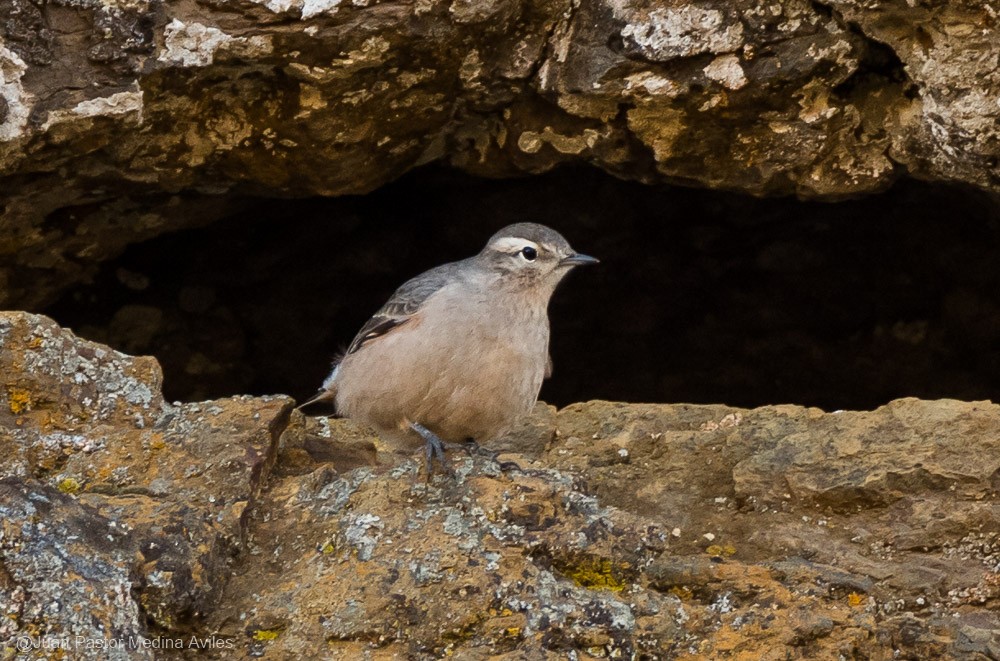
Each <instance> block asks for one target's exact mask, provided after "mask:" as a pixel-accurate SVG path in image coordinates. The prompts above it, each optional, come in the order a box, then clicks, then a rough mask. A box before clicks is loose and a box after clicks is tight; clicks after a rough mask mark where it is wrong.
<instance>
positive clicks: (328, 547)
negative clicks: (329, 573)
mask: <svg viewBox="0 0 1000 661" xmlns="http://www.w3.org/2000/svg"><path fill="white" fill-rule="evenodd" d="M335 550H336V549H335V548H334V546H333V544H331V543H330V542H327V543H326V544H324V545H323V549H322V551H323V553H324V554H326V555H330V554H331V553H333V552H334V551H335Z"/></svg>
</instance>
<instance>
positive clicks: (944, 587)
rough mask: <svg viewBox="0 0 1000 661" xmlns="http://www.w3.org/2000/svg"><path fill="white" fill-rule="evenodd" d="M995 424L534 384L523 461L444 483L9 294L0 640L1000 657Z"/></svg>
mask: <svg viewBox="0 0 1000 661" xmlns="http://www.w3.org/2000/svg"><path fill="white" fill-rule="evenodd" d="M998 444H1000V407H998V406H997V405H994V404H992V403H988V402H957V401H947V400H943V401H933V402H931V401H920V400H913V399H907V400H899V401H896V402H892V403H890V404H888V405H886V406H884V407H882V408H880V409H878V410H875V411H869V412H835V413H825V412H822V411H819V410H816V409H806V408H802V407H796V406H773V407H762V408H759V409H754V410H741V409H734V408H730V407H726V406H691V405H665V404H664V405H639V404H617V403H609V402H588V403H584V404H576V405H572V406H569V407H566V408H564V409H562V410H559V411H556V410H554V409H552V408H550V407H546V406H544V405H540V406H539V407H538V408H537V409H536V412H535V414H533V416H532V417H531V419H529V420H527V421H525V423H524V424H523V425H521V426H520V427H518V428H517V429H516V430H514V431H513V432H512V433H511V435H510V436H509V437H508V438H506V439H503V440H502V441H501V443H499V444H498V447H499V449H501V450H502V451H503V452H504V454H503V455H502V459H503V461H504V462H506V463H504V464H503V465H501V464H498V463H496V462H494V461H492V460H489V459H487V458H483V457H481V456H475V457H466V456H461V455H460V454H456V455H453V456H452V458H451V461H452V465H453V467H454V469H455V475H454V476H445V475H436V476H434V477H433V479H431V480H430V481H425V480H424V479H423V477H422V476H420V475H419V474H418V472H419V466H420V462H419V457H417V458H414V459H413V460H404V461H403V462H402V463H401V464H398V465H394V466H385V465H378V464H376V463H375V462H374V461H373V459H374V458H373V456H372V437H371V434H370V432H369V431H367V430H365V429H362V428H359V427H357V426H356V425H354V424H352V423H351V422H350V421H346V420H326V419H311V420H307V419H305V418H303V417H302V416H301V415H300V414H298V413H292V412H291V410H290V402H289V401H288V400H287V399H286V398H280V397H271V398H256V399H253V398H243V397H235V398H231V399H227V400H218V401H214V402H205V403H201V404H185V405H172V404H168V403H165V402H163V401H162V397H161V396H160V394H159V371H158V369H157V366H156V364H155V362H154V361H152V360H151V359H146V358H131V357H129V356H125V355H123V354H119V353H116V352H113V351H111V350H109V349H107V348H105V347H101V346H100V345H95V344H93V343H90V342H86V341H83V340H79V339H77V338H75V337H73V336H72V334H71V333H69V332H68V331H65V330H62V329H59V328H58V327H56V326H55V325H54V324H53V323H52V322H51V321H49V320H47V319H45V318H43V317H36V316H31V315H27V314H23V313H2V314H0V452H2V453H3V454H4V456H5V457H8V458H9V460H8V461H5V462H4V463H3V465H2V474H0V514H2V515H3V522H2V525H0V603H2V604H3V607H4V608H3V610H0V640H2V641H3V643H4V645H5V646H8V647H11V646H13V645H15V644H16V641H17V640H19V639H20V638H22V637H24V636H34V637H36V638H37V637H38V636H49V637H51V639H55V640H61V639H63V638H64V637H66V636H70V637H72V636H75V635H79V636H81V637H84V638H88V637H89V638H97V639H107V640H110V639H112V638H116V639H117V638H121V639H123V640H124V639H132V640H139V641H141V640H146V641H151V642H157V641H159V642H160V643H162V642H163V641H166V640H171V641H176V640H182V641H187V642H186V643H185V645H187V646H189V647H190V646H191V645H193V643H192V642H191V641H192V640H195V641H206V640H211V641H216V642H217V647H215V648H213V649H214V651H213V652H212V653H213V654H214V656H215V657H216V658H227V659H228V658H274V659H285V658H319V657H323V658H352V659H353V658H365V657H369V656H370V657H371V658H383V657H386V658H387V657H392V656H399V657H407V658H416V659H425V658H426V659H431V658H441V657H443V656H447V655H452V656H455V657H457V658H494V657H495V658H510V659H515V658H525V657H530V658H565V657H566V656H567V655H575V656H577V657H578V658H581V659H583V658H633V657H634V658H650V659H671V658H677V659H681V658H720V657H723V656H742V657H746V658H760V659H784V658H787V655H789V654H790V655H792V656H795V657H796V658H816V659H828V658H839V657H844V658H871V659H890V658H913V659H916V658H954V659H981V658H991V657H992V656H996V655H997V653H998V651H1000V638H998V635H1000V621H998V618H997V615H996V605H997V599H998V594H1000V592H998V590H1000V588H998V586H1000V509H998V507H997V477H996V476H997V475H998V474H1000V447H998ZM126 649H127V651H128V652H129V654H131V656H127V655H125V654H124V653H123V654H120V655H119V658H141V657H140V655H141V654H143V653H144V652H143V649H140V648H139V647H135V648H126ZM72 651H73V654H74V657H73V658H83V659H87V658H92V659H99V658H108V654H107V653H106V651H105V650H96V649H95V650H85V649H79V648H75V649H73V650H72ZM116 653H118V652H116ZM185 654H186V652H185V651H184V650H180V649H175V650H170V649H158V650H157V652H156V658H167V659H169V658H186V656H185Z"/></svg>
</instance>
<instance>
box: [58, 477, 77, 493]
mask: <svg viewBox="0 0 1000 661" xmlns="http://www.w3.org/2000/svg"><path fill="white" fill-rule="evenodd" d="M56 488H57V489H59V491H62V492H63V493H68V494H74V493H76V492H78V491H79V490H80V483H79V482H78V481H77V480H76V478H72V477H64V478H63V479H61V480H59V484H57V485H56Z"/></svg>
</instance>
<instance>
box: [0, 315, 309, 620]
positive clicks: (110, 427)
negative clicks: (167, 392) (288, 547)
mask: <svg viewBox="0 0 1000 661" xmlns="http://www.w3.org/2000/svg"><path fill="white" fill-rule="evenodd" d="M0 375H2V376H0V381H2V382H0V454H2V455H3V456H4V461H3V462H2V464H0V479H3V480H5V482H4V484H5V485H6V486H5V487H4V488H5V489H7V490H8V491H10V493H11V494H19V495H18V496H17V498H15V499H14V501H13V503H12V504H11V507H14V508H15V509H17V511H19V512H21V513H22V515H16V514H11V515H10V516H9V517H8V516H7V515H5V519H6V520H7V523H8V525H12V526H14V528H11V535H7V537H6V539H8V540H9V542H8V543H9V544H10V545H11V546H10V547H9V548H8V556H10V557H12V560H11V562H14V563H15V564H16V563H18V562H25V561H26V559H25V558H26V556H23V555H22V554H30V553H32V552H33V551H32V548H34V547H36V546H37V547H41V546H45V545H47V544H48V545H53V544H54V545H56V546H55V548H62V545H63V542H62V541H61V539H70V540H75V537H74V535H79V534H82V533H80V532H79V531H81V530H87V529H89V530H90V531H89V532H87V536H85V537H84V538H83V539H82V540H79V541H74V545H73V548H72V549H71V550H70V551H67V552H63V553H61V554H60V556H59V557H62V558H63V560H65V561H66V562H70V561H73V562H76V563H78V565H79V566H76V567H73V566H69V567H67V568H63V567H62V565H60V564H59V563H56V564H53V565H45V566H48V567H49V568H50V569H51V570H52V571H53V572H56V571H63V572H65V571H75V572H76V573H77V574H81V575H82V576H84V577H85V578H86V577H93V576H105V575H108V574H109V573H110V572H109V570H105V569H102V566H103V565H108V566H111V567H112V568H114V570H115V571H117V572H119V573H121V574H122V576H121V577H117V578H116V579H115V580H116V581H117V582H116V583H115V585H123V586H124V587H118V588H115V590H116V591H115V594H118V593H121V594H120V595H119V598H120V599H123V600H125V601H126V602H127V603H125V604H124V606H128V607H130V608H132V609H133V610H135V609H136V608H139V609H141V612H142V614H143V617H142V618H141V619H140V620H139V621H140V622H143V626H138V625H135V626H134V627H133V630H131V631H130V633H128V634H123V635H124V636H125V637H128V635H131V634H132V633H134V634H135V635H138V634H140V633H143V632H145V631H146V627H145V621H146V620H149V621H152V622H153V623H155V625H156V626H158V627H159V628H161V629H163V630H177V629H178V628H181V627H183V626H185V623H186V622H187V621H189V620H191V619H197V618H198V617H200V616H201V614H202V612H203V611H204V609H205V608H206V606H207V604H209V603H211V602H213V601H214V600H215V599H216V598H217V597H218V591H219V590H220V589H221V587H222V585H223V584H224V580H225V577H226V576H228V573H229V571H230V569H229V567H230V564H231V562H232V559H233V557H234V556H235V554H236V552H237V551H238V549H239V547H240V544H241V538H242V536H243V534H244V533H245V524H246V517H245V513H246V512H247V508H252V507H253V505H254V501H255V499H256V498H257V495H258V493H259V490H260V487H261V481H262V479H263V478H264V477H265V476H266V474H267V473H268V472H269V470H270V464H272V463H273V461H274V458H275V456H276V455H275V451H276V448H277V439H278V433H279V432H280V430H281V429H282V428H283V424H284V420H286V419H287V415H288V411H289V409H290V406H291V404H290V402H289V400H288V399H287V398H257V399H252V398H232V399H230V400H220V401H216V402H205V403H202V404H185V405H170V404H166V403H165V402H164V401H163V398H162V395H161V394H160V370H159V366H158V365H157V364H156V361H155V360H153V359H152V358H131V357H129V356H125V355H123V354H120V353H117V352H115V351H113V350H111V349H108V348H107V347H103V346H101V345H97V344H93V343H90V342H86V341H83V340H79V339H77V338H75V337H74V336H73V335H72V334H71V333H69V332H67V331H64V330H62V329H60V328H59V327H58V326H56V325H55V324H54V323H53V322H52V321H50V320H48V319H46V318H44V317H37V316H33V315H26V314H20V313H0ZM60 492H61V494H60ZM53 494H54V495H53ZM62 494H66V495H71V496H73V497H74V498H73V501H69V500H68V499H67V498H65V497H62ZM5 500H6V498H5ZM19 503H20V504H19ZM18 508H19V509H18ZM35 510H37V511H38V512H39V513H35ZM42 520H44V524H42V525H38V526H36V527H32V525H34V524H38V523H39V521H42ZM22 524H24V525H28V527H27V528H22V529H21V530H20V533H19V535H20V536H21V537H24V538H25V541H23V542H22V541H19V539H20V538H19V536H18V531H17V528H18V526H21V525H22ZM29 524H31V525H29ZM102 528H106V529H109V530H110V531H111V532H109V533H108V536H109V540H108V541H109V543H108V544H104V545H103V546H98V547H97V548H94V549H92V552H93V553H94V557H93V558H88V557H87V552H85V551H82V550H80V549H82V548H84V547H89V546H91V545H92V544H91V542H89V541H87V540H89V539H91V537H90V536H92V535H94V534H96V533H95V532H94V531H95V530H101V529H102ZM112 536H113V537H114V538H115V539H113V540H112V539H110V537H112ZM81 545H83V546H81ZM108 548H110V551H109V550H108ZM67 556H72V557H67ZM102 563H103V564H102ZM0 564H7V562H6V561H4V562H3V563H0ZM43 569H44V567H43V568H36V569H34V571H33V573H32V574H30V575H29V576H30V577H33V578H30V580H28V579H19V578H18V576H19V574H17V573H14V572H11V576H12V579H11V580H12V581H13V582H12V584H11V585H10V589H11V590H13V591H15V592H16V591H17V590H21V591H26V592H27V594H35V593H36V589H35V586H34V583H35V582H37V581H42V580H43V578H44V577H43V576H42V574H43ZM8 571H9V569H8ZM45 580H49V581H59V580H63V579H59V577H58V575H57V574H55V573H53V574H52V575H51V576H50V577H49V578H47V579H45ZM81 580H82V579H81ZM94 580H96V579H94ZM92 587H93V589H94V590H98V589H99V588H98V587H96V586H92ZM112 587H113V586H112ZM108 589H109V590H110V589H111V588H110V587H109V588H108ZM109 598H110V597H109ZM67 599H69V600H70V602H72V603H75V601H76V598H75V597H74V598H72V599H70V597H67ZM133 599H134V600H135V602H134V603H133V601H132V600H133ZM4 601H6V599H4ZM68 605H69V603H68V604H67V606H68ZM124 606H123V607H124ZM70 610H72V609H70ZM59 612H61V611H59ZM125 614H127V611H123V617H124V615H125ZM33 617H34V619H32V620H29V619H26V618H23V617H22V618H19V619H18V620H17V621H16V623H12V624H11V625H10V626H11V627H13V628H12V629H10V630H8V631H7V632H6V634H7V637H9V636H11V635H14V634H15V633H18V634H25V633H31V632H34V633H39V632H40V633H46V634H53V635H56V634H65V635H69V636H70V637H73V636H75V635H77V633H78V632H76V631H75V630H71V629H66V628H59V627H58V626H57V625H58V621H57V620H52V619H45V618H46V617H47V615H46V611H41V612H38V613H35V614H34V615H33ZM121 628H122V625H116V626H115V627H112V626H110V625H109V626H106V627H105V628H104V631H105V632H113V631H118V630H119V629H121ZM109 635H110V633H109Z"/></svg>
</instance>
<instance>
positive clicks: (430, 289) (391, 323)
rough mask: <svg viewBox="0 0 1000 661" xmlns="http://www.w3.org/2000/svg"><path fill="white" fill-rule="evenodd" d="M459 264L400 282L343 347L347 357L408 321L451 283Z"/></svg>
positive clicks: (446, 266)
mask: <svg viewBox="0 0 1000 661" xmlns="http://www.w3.org/2000/svg"><path fill="white" fill-rule="evenodd" d="M460 264H461V262H455V263H452V264H443V265H441V266H438V267H436V268H433V269H431V270H430V271H426V272H424V273H421V274H420V275H418V276H417V277H415V278H413V279H411V280H407V281H406V282H405V283H403V286H401V287H400V288H399V289H397V290H396V293H394V294H393V295H392V296H391V297H390V298H389V300H388V301H386V304H385V305H383V306H382V308H381V309H380V310H379V311H378V312H376V313H375V314H374V315H372V318H371V319H369V320H368V322H367V323H366V324H365V325H364V326H362V327H361V330H360V331H358V334H357V335H356V336H355V337H354V341H352V342H351V346H349V347H347V354H352V353H354V352H355V351H357V350H358V349H360V348H361V347H363V346H364V345H366V344H367V343H369V342H371V341H372V340H374V339H376V338H378V337H382V336H383V335H385V334H386V333H388V332H389V331H391V330H392V329H394V328H396V327H398V326H402V325H403V324H405V323H406V322H407V321H409V320H410V319H411V318H412V317H413V315H414V314H415V313H416V312H417V311H418V310H419V309H420V306H421V305H423V304H424V301H426V300H427V299H428V298H430V297H431V296H432V295H433V294H434V293H435V292H437V291H438V290H440V289H441V288H442V287H444V286H445V285H446V284H448V283H449V282H453V281H454V280H455V277H456V272H457V271H458V270H459V269H460Z"/></svg>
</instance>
